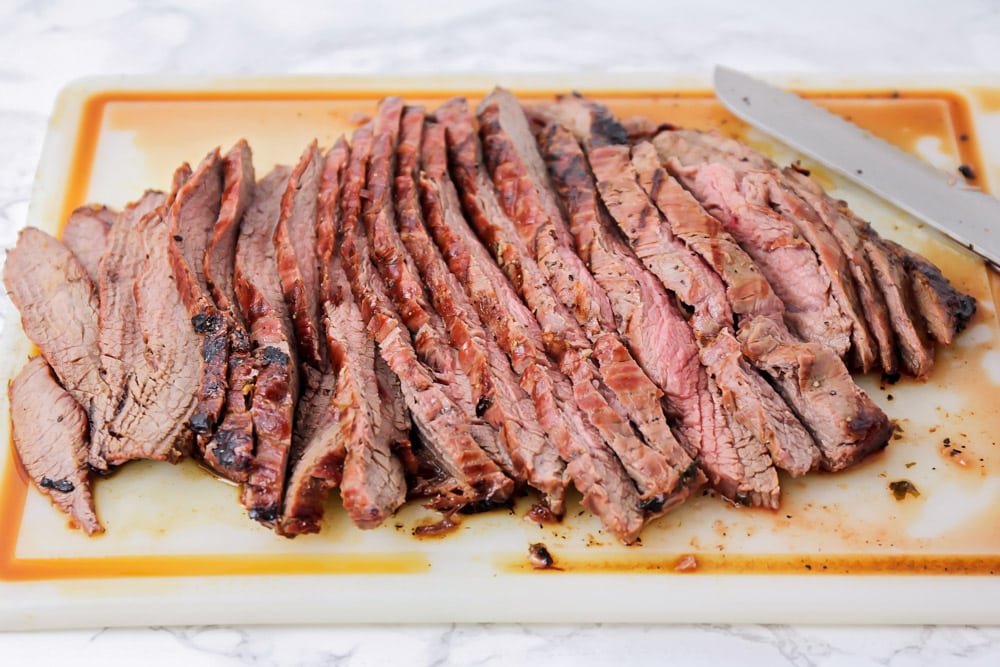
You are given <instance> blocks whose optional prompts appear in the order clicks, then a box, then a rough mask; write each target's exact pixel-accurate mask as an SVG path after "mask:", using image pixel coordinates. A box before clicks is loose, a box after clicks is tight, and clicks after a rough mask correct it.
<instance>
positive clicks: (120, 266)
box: [57, 168, 187, 470]
mask: <svg viewBox="0 0 1000 667" xmlns="http://www.w3.org/2000/svg"><path fill="white" fill-rule="evenodd" d="M186 171H187V170H184V169H183V168H182V169H181V170H179V171H178V174H177V178H178V179H183V178H185V177H186V173H184V172H186ZM178 189H179V188H178ZM165 205H167V195H165V194H164V193H162V192H146V193H145V194H144V195H143V196H142V198H141V199H139V200H138V201H137V202H134V203H132V204H129V205H128V206H126V207H125V209H124V210H123V211H122V212H121V213H120V214H119V216H118V218H117V219H116V220H115V223H114V224H113V225H112V227H111V230H110V232H108V240H107V249H106V251H105V253H104V255H103V256H102V257H101V261H100V262H99V264H98V282H97V291H98V304H99V305H98V308H99V315H98V322H99V323H100V327H99V328H98V329H97V330H96V331H95V333H96V335H97V339H98V347H99V350H100V372H101V377H102V378H103V380H104V382H105V383H106V385H107V389H106V390H105V393H106V394H107V400H105V401H103V402H102V403H101V404H100V408H101V409H100V411H98V412H93V413H89V416H90V427H91V435H90V465H91V466H93V467H95V468H98V469H100V470H105V469H107V465H106V462H105V461H104V460H103V459H102V458H101V451H102V450H103V449H104V447H105V442H106V441H107V440H108V439H109V438H111V437H112V436H111V434H110V433H109V432H108V429H107V425H108V424H109V423H110V421H111V420H112V419H114V416H115V414H116V411H117V410H119V409H120V406H121V405H123V404H124V401H125V400H126V395H127V390H128V382H129V378H130V375H131V373H132V372H133V370H134V369H137V368H144V367H147V364H146V363H145V361H144V360H143V359H142V353H143V349H144V346H143V343H142V341H141V340H140V336H139V327H138V323H137V321H136V313H135V289H134V288H135V279H136V276H137V275H138V273H139V268H140V267H141V265H142V263H143V261H144V260H145V253H144V250H143V244H142V239H141V238H140V236H139V233H138V231H137V230H138V226H139V222H140V221H141V220H142V219H143V218H144V217H145V216H147V215H152V214H154V213H155V212H156V211H157V209H159V208H160V207H163V206H165ZM57 373H58V369H57ZM63 384H64V386H66V384H65V382H64V383H63Z"/></svg>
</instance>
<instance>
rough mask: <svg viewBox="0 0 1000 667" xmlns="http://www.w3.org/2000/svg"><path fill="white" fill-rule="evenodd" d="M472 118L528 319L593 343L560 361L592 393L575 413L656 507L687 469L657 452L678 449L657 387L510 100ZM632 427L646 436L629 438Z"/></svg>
mask: <svg viewBox="0 0 1000 667" xmlns="http://www.w3.org/2000/svg"><path fill="white" fill-rule="evenodd" d="M479 119H480V133H481V135H482V137H483V153H484V156H485V159H486V162H487V165H488V166H489V168H490V171H491V173H492V176H493V181H494V184H495V185H496V187H497V191H498V192H499V193H500V203H501V206H502V207H503V208H504V212H505V213H506V214H507V216H508V219H509V221H510V222H511V223H512V224H511V225H509V226H508V225H504V226H498V227H496V229H495V230H494V231H492V232H491V233H494V234H496V233H499V234H500V238H501V239H502V241H501V242H502V243H504V244H505V245H506V246H507V248H508V249H509V250H510V251H511V253H509V255H512V256H513V259H514V261H515V262H516V263H517V277H518V278H519V279H521V280H522V296H523V297H524V298H525V299H526V301H527V303H528V305H529V306H530V307H531V308H532V309H533V310H534V311H535V315H536V317H539V318H540V321H542V320H541V318H542V317H546V316H548V314H556V315H557V316H558V320H557V322H558V328H553V329H550V331H551V332H552V333H554V334H557V335H559V336H561V337H562V338H563V339H564V340H565V342H566V343H567V344H568V345H569V346H571V347H573V348H576V349H578V350H583V349H587V348H590V347H591V345H590V344H593V347H592V348H591V349H592V354H593V356H592V359H593V360H596V362H597V368H594V367H593V365H592V363H591V362H588V361H585V360H584V359H582V358H580V359H577V358H576V352H575V350H574V351H573V352H570V354H569V355H568V356H566V355H564V357H563V360H564V361H566V362H568V365H567V366H566V367H567V368H572V369H574V370H573V372H574V373H579V374H580V375H578V376H577V378H578V379H579V380H580V381H581V382H580V383H579V384H578V385H577V387H578V388H579V387H581V386H582V383H583V381H585V379H586V380H590V384H591V385H592V386H593V388H594V389H596V391H593V390H589V389H588V390H587V391H586V393H585V394H580V395H579V398H581V399H582V400H583V401H585V402H586V405H587V407H585V408H584V411H585V412H587V413H588V414H590V415H591V416H592V417H593V419H592V422H593V423H594V425H595V426H597V427H598V430H599V431H601V432H602V434H603V435H604V436H605V438H606V441H607V442H608V444H609V446H611V447H612V449H613V450H614V451H615V453H616V454H617V455H618V457H619V458H620V459H621V460H622V463H623V465H624V466H625V469H626V470H628V471H629V474H630V475H631V476H632V478H633V479H634V480H635V481H636V483H637V485H638V486H639V489H640V491H642V492H643V501H644V502H648V506H649V507H654V506H655V507H657V510H658V509H659V507H661V506H662V504H663V503H664V502H665V500H666V498H667V497H668V496H670V495H671V494H673V493H674V492H675V491H676V490H678V484H679V481H680V476H681V474H682V473H683V472H684V471H685V470H686V469H687V468H688V466H687V465H684V466H682V467H681V469H680V470H675V469H673V468H672V467H671V466H670V464H669V462H668V461H667V459H666V457H665V456H664V455H663V453H662V452H661V451H660V450H661V449H665V450H673V449H674V448H675V447H676V446H677V442H676V440H675V438H674V436H673V434H672V433H671V432H670V429H669V427H668V426H667V422H666V418H665V416H664V414H663V410H662V407H661V405H660V398H661V396H662V392H660V390H659V389H658V388H657V387H656V385H654V384H653V383H652V381H650V380H649V378H648V377H646V375H645V373H644V372H643V371H642V369H641V368H640V367H639V365H638V364H637V363H636V362H635V360H634V359H633V358H632V355H631V354H630V353H629V352H628V350H627V349H626V348H625V347H624V346H623V345H622V344H621V341H619V340H618V337H617V335H616V334H615V333H614V332H615V324H614V314H613V312H612V310H611V304H610V302H609V301H608V298H607V294H606V293H605V292H604V290H603V289H602V288H601V286H600V285H598V284H597V282H596V281H595V280H594V277H593V276H592V275H591V273H590V271H589V270H588V269H587V267H586V266H585V265H584V264H583V261H582V260H581V259H580V257H579V256H578V255H577V254H576V252H575V251H574V250H573V243H572V239H571V237H570V234H569V232H568V230H567V229H566V223H565V221H564V220H563V214H562V212H561V211H560V209H559V203H558V201H557V200H556V198H555V195H554V193H553V192H552V191H551V189H550V186H549V184H548V176H547V174H546V169H545V164H544V163H543V162H542V158H541V155H540V154H539V153H538V148H537V146H536V144H535V140H534V138H533V137H532V135H531V132H530V127H529V125H528V122H527V119H526V118H525V115H524V112H523V110H522V109H521V107H520V104H519V103H518V101H517V100H516V98H514V96H513V95H511V94H510V93H509V92H507V91H505V90H502V89H497V90H494V91H493V92H492V93H490V95H489V96H488V97H487V98H486V100H484V102H483V104H482V105H481V107H480V112H479ZM481 235H482V233H481ZM518 235H519V236H520V238H517V236H518ZM532 248H534V253H533V255H532V253H531V249H532ZM497 259H498V261H501V266H502V267H503V266H504V265H505V263H506V265H507V266H513V265H512V264H511V263H510V262H509V261H508V260H504V259H501V257H498V258H497ZM508 275H510V274H508ZM548 286H551V288H550V287H548ZM561 309H566V312H567V313H572V316H573V317H575V321H574V320H572V319H570V318H569V317H566V316H565V315H562V314H561V313H560V310H561ZM539 313H542V315H541V316H540V315H539ZM543 328H544V324H543ZM588 340H589V343H588ZM581 407H583V406H582V405H581ZM632 424H635V426H636V427H637V430H638V432H639V433H641V434H642V435H643V436H644V437H645V439H646V441H647V442H645V443H644V442H643V440H642V439H641V438H639V437H638V436H637V434H636V433H635V432H634V431H633V429H632Z"/></svg>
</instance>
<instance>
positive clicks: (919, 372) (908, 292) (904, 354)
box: [861, 223, 934, 378]
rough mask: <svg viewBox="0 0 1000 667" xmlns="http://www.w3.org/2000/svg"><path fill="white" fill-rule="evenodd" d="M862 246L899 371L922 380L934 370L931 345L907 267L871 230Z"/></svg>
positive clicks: (932, 346)
mask: <svg viewBox="0 0 1000 667" xmlns="http://www.w3.org/2000/svg"><path fill="white" fill-rule="evenodd" d="M863 224H865V223H863ZM865 226H867V225H866V224H865ZM861 243H862V247H863V248H864V251H865V256H866V257H868V261H869V262H870V263H871V266H872V274H873V275H874V277H875V283H876V284H877V285H878V286H879V289H880V290H882V296H883V297H884V298H885V305H886V308H887V309H888V311H889V321H890V322H891V323H892V329H893V331H895V332H896V345H897V347H898V349H899V359H900V367H901V368H902V370H903V371H904V372H906V373H909V374H910V375H913V376H914V377H918V378H919V377H924V376H926V375H927V374H928V373H930V372H931V368H933V367H934V342H933V341H932V340H931V339H930V337H929V336H928V333H927V327H926V325H925V323H924V321H923V319H922V318H921V316H920V306H919V305H918V303H917V296H916V294H914V289H913V285H912V284H911V282H910V276H909V274H908V273H907V271H906V267H905V266H904V263H903V262H902V261H901V258H900V257H898V256H897V255H896V253H894V252H893V251H892V249H891V248H890V247H889V245H888V244H887V243H886V242H885V241H884V240H883V239H882V238H880V237H879V236H878V235H877V234H876V233H875V232H874V230H871V229H870V228H869V229H868V231H867V232H866V233H865V234H864V236H863V240H862V242H861Z"/></svg>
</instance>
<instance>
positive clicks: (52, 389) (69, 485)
mask: <svg viewBox="0 0 1000 667" xmlns="http://www.w3.org/2000/svg"><path fill="white" fill-rule="evenodd" d="M7 396H8V398H9V400H10V419H11V433H12V437H13V441H14V449H15V450H16V452H17V456H18V458H19V459H20V461H21V464H22V465H23V466H24V470H25V472H27V474H28V477H29V478H30V479H31V481H32V482H33V483H34V485H35V488H37V489H38V490H39V491H40V492H42V493H43V494H45V495H47V496H48V497H49V499H50V500H51V501H52V504H53V505H55V506H56V508H57V509H59V511H61V512H63V513H64V514H66V515H67V516H69V518H70V521H71V523H72V524H73V525H74V526H76V527H79V528H80V529H81V530H83V531H84V532H85V533H87V534H88V535H94V534H96V533H103V532H104V526H102V525H101V522H100V521H99V520H98V518H97V514H96V511H95V509H94V497H93V496H92V495H91V493H90V479H89V473H90V468H89V466H87V451H88V447H87V431H88V429H89V425H88V424H87V414H86V413H85V412H84V411H83V408H82V407H80V404H79V403H77V402H76V400H75V399H74V398H73V396H72V395H71V394H70V393H69V392H67V391H66V390H65V389H63V388H62V387H61V386H60V385H59V382H58V381H57V380H56V378H55V376H54V375H53V374H52V369H51V367H50V366H49V364H48V362H46V361H45V359H44V358H42V357H35V358H33V359H31V360H29V361H28V363H27V364H25V365H24V367H23V368H22V369H21V370H20V372H19V373H18V374H17V376H16V377H15V378H14V379H13V381H11V383H10V385H8V387H7Z"/></svg>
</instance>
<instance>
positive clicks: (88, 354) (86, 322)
mask: <svg viewBox="0 0 1000 667" xmlns="http://www.w3.org/2000/svg"><path fill="white" fill-rule="evenodd" d="M3 281H4V286H5V287H6V289H7V294H8V295H9V296H10V299H11V301H13V302H14V305H15V306H17V308H18V310H19V311H20V313H21V326H22V327H23V329H24V332H25V334H27V336H28V338H30V339H31V341H32V342H33V343H34V344H35V345H36V346H37V347H38V349H39V351H40V352H41V353H42V356H43V357H44V358H45V360H46V361H47V362H48V363H49V365H50V366H51V367H52V369H53V371H54V372H55V374H56V376H57V377H58V378H59V382H60V384H62V386H63V387H64V388H65V389H66V391H67V392H69V394H70V395H71V396H72V397H73V398H74V399H76V402H77V403H79V404H80V405H81V406H82V407H83V409H84V411H85V412H86V413H87V415H88V417H89V418H90V419H91V420H93V419H94V417H93V415H100V414H102V411H103V409H104V405H105V404H106V403H107V402H108V400H109V394H108V392H107V385H106V384H105V383H104V382H103V380H102V378H101V374H100V353H99V351H98V346H97V322H98V320H97V294H96V292H95V290H94V286H93V284H92V283H91V282H90V279H89V278H88V277H87V273H86V271H85V270H84V268H83V265H82V264H81V263H80V260H78V259H77V258H76V257H75V256H74V255H73V253H71V252H70V251H69V249H67V248H66V246H65V245H63V244H62V242H60V241H58V240H56V239H54V238H52V237H51V236H49V235H48V234H46V233H45V232H43V231H41V230H39V229H35V228H34V227H27V228H25V229H24V230H22V231H21V233H20V234H19V235H18V238H17V245H15V246H14V248H13V249H11V250H9V251H8V252H7V258H6V261H5V263H4V268H3Z"/></svg>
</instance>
